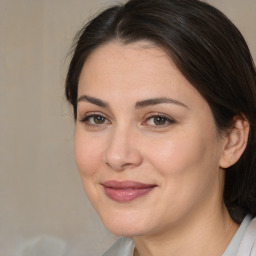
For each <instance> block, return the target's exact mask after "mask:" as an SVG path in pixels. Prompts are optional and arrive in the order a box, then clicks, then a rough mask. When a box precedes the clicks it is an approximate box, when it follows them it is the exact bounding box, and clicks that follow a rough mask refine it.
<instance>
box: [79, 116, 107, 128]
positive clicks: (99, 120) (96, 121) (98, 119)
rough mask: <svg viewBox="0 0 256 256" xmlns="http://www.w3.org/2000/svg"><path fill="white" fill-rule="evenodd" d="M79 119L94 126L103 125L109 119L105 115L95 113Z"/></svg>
mask: <svg viewBox="0 0 256 256" xmlns="http://www.w3.org/2000/svg"><path fill="white" fill-rule="evenodd" d="M80 121H81V122H82V123H85V124H86V125H88V126H95V127H96V126H101V125H105V124H110V122H109V120H108V119H107V118H106V117H104V116H102V115H97V114H93V115H88V116H86V117H84V118H83V119H81V120H80Z"/></svg>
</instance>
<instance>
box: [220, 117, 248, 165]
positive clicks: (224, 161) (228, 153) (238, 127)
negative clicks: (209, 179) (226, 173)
mask: <svg viewBox="0 0 256 256" xmlns="http://www.w3.org/2000/svg"><path fill="white" fill-rule="evenodd" d="M249 130H250V125H249V123H248V121H247V120H246V119H245V118H244V117H243V116H241V115H239V116H236V117H235V118H234V124H233V127H232V129H231V131H230V132H229V133H228V135H227V140H226V143H225V145H224V149H223V153H222V155H221V158H220V167H221V168H228V167H230V166H232V165H234V164H235V163H236V162H237V161H238V160H239V158H240V157H241V155H242V154H243V152H244V150H245V148H246V145H247V141H248V136H249Z"/></svg>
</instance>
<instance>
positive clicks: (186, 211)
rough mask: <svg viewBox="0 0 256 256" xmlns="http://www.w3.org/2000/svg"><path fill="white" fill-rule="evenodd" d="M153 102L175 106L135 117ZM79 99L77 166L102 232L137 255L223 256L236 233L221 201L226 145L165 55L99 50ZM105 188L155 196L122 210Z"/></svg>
mask: <svg viewBox="0 0 256 256" xmlns="http://www.w3.org/2000/svg"><path fill="white" fill-rule="evenodd" d="M155 98H158V99H159V98H168V99H172V101H169V102H164V103H159V104H149V103H148V104H140V105H139V107H138V102H141V101H145V100H148V99H155ZM78 99H79V101H78V107H77V113H78V118H77V121H76V129H75V138H74V149H75V158H76V163H77V167H78V170H79V172H80V175H81V179H82V182H83V185H84V188H85V191H86V193H87V195H88V198H89V200H90V201H91V203H92V205H93V206H94V208H95V209H96V211H97V213H98V214H99V216H100V217H101V219H102V221H103V223H104V225H105V226H106V227H107V228H108V229H109V230H110V231H111V232H113V233H114V234H117V235H121V236H131V237H133V239H134V242H135V245H136V250H135V252H134V255H141V256H146V255H147V256H150V255H162V256H165V255H174V256H179V255H190V256H193V255H197V256H198V255H204V256H205V255H208V256H210V255H215V256H216V255H221V254H222V253H223V252H224V250H225V248H226V247H227V245H228V243H229V242H230V240H231V239H232V237H233V235H234V233H235V232H236V230H237V228H238V225H237V224H236V223H234V222H233V221H232V219H231V218H230V216H229V214H228V212H227V209H226V207H225V206H224V203H223V199H222V193H223V186H224V171H223V169H222V168H221V163H224V162H225V158H226V157H227V154H226V148H227V146H228V143H230V141H229V138H228V137H226V136H220V135H219V134H218V132H217V129H216V126H215V122H214V118H213V115H212V112H211V110H210V107H209V105H208V104H207V102H206V101H205V100H204V98H203V97H202V96H201V95H200V94H199V93H198V91H197V90H196V89H195V88H194V87H193V86H192V85H191V84H190V83H189V81H187V80H186V78H185V77H184V76H183V75H182V74H181V73H180V71H179V70H178V69H177V68H176V66H175V65H174V64H173V62H172V61H171V60H170V58H169V57H168V56H167V55H166V54H165V53H164V51H163V50H161V49H160V48H158V47H156V46H154V45H152V44H150V43H148V42H143V41H141V42H137V43H132V44H128V45H123V44H121V43H120V42H118V41H112V42H110V43H107V44H105V45H102V46H100V47H98V48H97V49H96V50H95V51H94V52H93V53H92V54H91V55H90V56H89V57H88V58H87V60H86V62H85V64H84V67H83V69H82V72H81V76H80V79H79V85H78ZM95 99H96V100H95ZM103 103H104V104H103ZM151 103H152V102H151ZM136 104H137V107H136ZM159 115H160V116H161V118H162V119H160V121H161V122H157V121H159V120H157V119H156V117H159ZM95 121H96V122H95ZM108 180H116V181H125V180H132V181H137V182H141V183H146V184H155V185H156V187H155V188H154V189H153V190H152V191H150V192H149V193H148V194H146V195H144V196H142V197H139V198H137V199H135V200H132V201H130V202H125V203H120V202H116V201H114V200H112V199H110V198H109V197H108V196H107V195H106V194H105V192H104V187H103V186H102V183H103V182H105V181H108Z"/></svg>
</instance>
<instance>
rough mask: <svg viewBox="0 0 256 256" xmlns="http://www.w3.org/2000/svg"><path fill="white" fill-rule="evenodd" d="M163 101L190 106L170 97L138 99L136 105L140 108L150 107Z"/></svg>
mask: <svg viewBox="0 0 256 256" xmlns="http://www.w3.org/2000/svg"><path fill="white" fill-rule="evenodd" d="M162 103H171V104H176V105H179V106H182V107H185V108H189V107H188V106H187V105H185V104H184V103H182V102H180V101H177V100H175V99H170V98H153V99H147V100H142V101H138V102H137V103H136V105H135V108H136V109H140V108H144V107H148V106H151V105H157V104H162Z"/></svg>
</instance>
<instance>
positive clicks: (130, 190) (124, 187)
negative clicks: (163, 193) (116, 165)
mask: <svg viewBox="0 0 256 256" xmlns="http://www.w3.org/2000/svg"><path fill="white" fill-rule="evenodd" d="M102 185H103V187H104V191H105V194H106V195H107V196H108V197H109V198H110V199H112V200H114V201H117V202H120V203H124V202H130V201H133V200H135V199H137V198H139V197H142V196H144V195H146V194H148V193H149V192H150V191H152V190H153V189H154V188H155V187H156V186H157V185H156V184H145V183H140V182H136V181H115V180H110V181H106V182H104V183H102Z"/></svg>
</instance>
